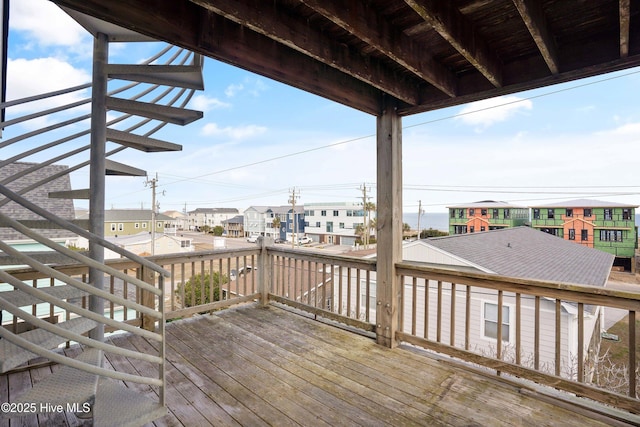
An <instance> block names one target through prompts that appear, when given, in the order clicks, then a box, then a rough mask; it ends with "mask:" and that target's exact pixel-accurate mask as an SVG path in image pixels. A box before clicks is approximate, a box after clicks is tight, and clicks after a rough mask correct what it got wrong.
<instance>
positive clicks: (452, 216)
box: [347, 209, 456, 218]
mask: <svg viewBox="0 0 640 427" xmlns="http://www.w3.org/2000/svg"><path fill="white" fill-rule="evenodd" d="M347 215H349V213H347ZM455 217H456V210H455V209H451V218H455Z"/></svg>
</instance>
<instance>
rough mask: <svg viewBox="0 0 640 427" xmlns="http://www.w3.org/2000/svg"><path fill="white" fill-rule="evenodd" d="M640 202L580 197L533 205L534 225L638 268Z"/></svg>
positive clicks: (532, 223) (617, 261)
mask: <svg viewBox="0 0 640 427" xmlns="http://www.w3.org/2000/svg"><path fill="white" fill-rule="evenodd" d="M637 207H638V206H634V205H629V204H623V203H614V202H604V201H600V200H589V199H577V200H569V201H565V202H559V203H552V204H545V205H538V206H532V207H531V226H532V227H533V228H536V229H538V230H541V231H544V232H545V233H549V234H552V235H554V236H558V237H561V238H563V239H564V240H568V241H571V242H573V243H578V244H580V245H582V246H587V247H590V248H595V249H599V250H601V251H604V252H608V253H610V254H613V255H614V256H615V257H616V262H615V264H616V265H619V266H622V267H624V268H625V269H626V270H630V271H635V262H634V259H635V251H636V249H637V248H638V227H637V226H636V222H635V221H636V213H635V210H636V208H637Z"/></svg>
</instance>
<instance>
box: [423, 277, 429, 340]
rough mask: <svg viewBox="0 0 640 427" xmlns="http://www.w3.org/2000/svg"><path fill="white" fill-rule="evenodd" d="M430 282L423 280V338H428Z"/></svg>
mask: <svg viewBox="0 0 640 427" xmlns="http://www.w3.org/2000/svg"><path fill="white" fill-rule="evenodd" d="M430 283H431V281H430V280H429V279H424V331H423V332H424V338H425V339H428V338H429V294H430V293H431V288H430V286H429V284H430Z"/></svg>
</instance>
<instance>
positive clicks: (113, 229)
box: [111, 223, 116, 231]
mask: <svg viewBox="0 0 640 427" xmlns="http://www.w3.org/2000/svg"><path fill="white" fill-rule="evenodd" d="M111 231H116V225H115V224H114V223H111Z"/></svg>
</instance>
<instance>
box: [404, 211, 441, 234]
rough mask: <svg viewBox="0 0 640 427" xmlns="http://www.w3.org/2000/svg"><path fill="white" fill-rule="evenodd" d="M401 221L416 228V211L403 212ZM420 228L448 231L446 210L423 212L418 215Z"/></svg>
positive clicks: (413, 228)
mask: <svg viewBox="0 0 640 427" xmlns="http://www.w3.org/2000/svg"><path fill="white" fill-rule="evenodd" d="M402 222H403V223H405V224H409V226H410V227H411V229H412V230H417V229H418V213H417V212H416V213H405V214H403V215H402ZM420 228H421V229H422V230H428V229H429V228H433V229H434V230H440V231H446V232H448V231H449V213H448V212H425V213H423V214H422V216H421V217H420Z"/></svg>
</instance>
